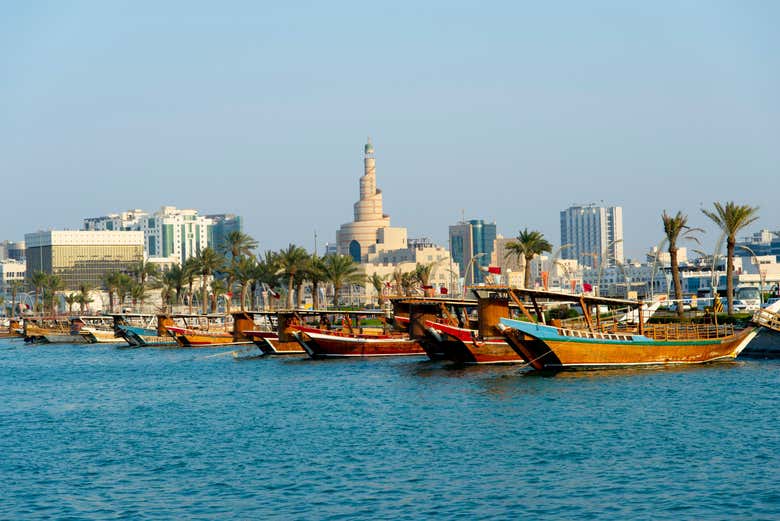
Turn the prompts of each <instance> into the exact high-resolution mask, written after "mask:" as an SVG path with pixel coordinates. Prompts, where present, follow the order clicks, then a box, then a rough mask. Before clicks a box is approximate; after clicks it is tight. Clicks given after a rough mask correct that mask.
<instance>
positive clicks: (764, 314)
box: [753, 309, 780, 331]
mask: <svg viewBox="0 0 780 521" xmlns="http://www.w3.org/2000/svg"><path fill="white" fill-rule="evenodd" d="M753 323H755V324H756V325H759V326H763V327H765V328H767V329H772V330H774V331H780V314H778V313H773V312H771V311H769V310H766V309H759V310H758V311H756V312H755V314H754V315H753Z"/></svg>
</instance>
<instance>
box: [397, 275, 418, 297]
mask: <svg viewBox="0 0 780 521" xmlns="http://www.w3.org/2000/svg"><path fill="white" fill-rule="evenodd" d="M418 283H419V282H418V279H417V273H415V272H414V271H407V272H404V273H402V274H401V289H403V292H404V295H406V296H407V297H409V296H411V295H412V292H414V288H415V287H416V286H417V284H418Z"/></svg>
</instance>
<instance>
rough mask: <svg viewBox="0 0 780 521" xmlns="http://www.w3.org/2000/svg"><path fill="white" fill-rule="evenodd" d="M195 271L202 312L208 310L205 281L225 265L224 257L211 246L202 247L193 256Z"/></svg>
mask: <svg viewBox="0 0 780 521" xmlns="http://www.w3.org/2000/svg"><path fill="white" fill-rule="evenodd" d="M195 260H196V266H197V273H198V274H199V275H200V293H201V303H202V306H203V314H204V315H205V314H206V313H207V312H208V293H207V286H206V283H207V281H208V280H209V278H210V277H211V276H212V275H214V272H216V271H219V270H221V269H222V268H223V267H224V265H225V257H223V256H222V255H220V254H219V253H217V252H216V251H215V250H214V249H212V248H204V249H203V250H201V252H200V254H198V255H197V257H195Z"/></svg>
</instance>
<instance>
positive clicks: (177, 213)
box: [83, 206, 242, 266]
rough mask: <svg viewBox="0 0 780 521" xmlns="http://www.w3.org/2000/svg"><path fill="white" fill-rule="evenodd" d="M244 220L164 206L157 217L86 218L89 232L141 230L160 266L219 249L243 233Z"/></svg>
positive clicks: (138, 214) (131, 212)
mask: <svg viewBox="0 0 780 521" xmlns="http://www.w3.org/2000/svg"><path fill="white" fill-rule="evenodd" d="M241 224H242V222H241V217H239V216H236V215H233V214H217V215H206V216H203V215H198V211H197V210H192V209H179V208H176V207H175V206H163V207H162V208H160V209H159V210H158V211H156V212H154V213H153V214H149V213H147V212H145V211H143V210H128V211H126V212H121V213H115V214H108V215H106V216H104V217H91V218H88V219H84V228H83V229H84V230H87V231H119V230H121V231H141V232H143V234H144V250H145V252H146V256H147V257H148V258H149V259H150V260H151V261H153V262H157V263H159V264H160V265H162V266H164V265H168V264H182V263H184V262H185V261H186V260H187V259H189V258H190V257H194V256H196V255H198V253H200V252H201V250H204V249H205V248H206V247H209V246H211V247H212V248H215V249H218V248H219V247H220V246H221V245H222V243H223V242H224V240H225V236H226V235H227V234H228V233H230V232H231V231H233V230H238V231H241V228H242V226H241Z"/></svg>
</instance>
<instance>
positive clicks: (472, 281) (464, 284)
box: [463, 253, 487, 294]
mask: <svg viewBox="0 0 780 521" xmlns="http://www.w3.org/2000/svg"><path fill="white" fill-rule="evenodd" d="M485 255H487V254H486V253H477V254H476V255H473V256H472V257H471V259H470V260H469V267H468V268H467V269H466V278H465V279H464V281H463V293H464V294H465V293H466V282H467V281H468V280H469V278H468V276H469V270H471V285H472V286H473V285H474V263H475V262H476V261H477V259H479V258H480V257H484V256H485Z"/></svg>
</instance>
